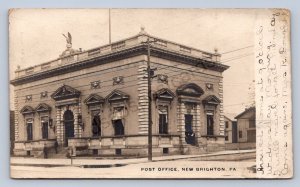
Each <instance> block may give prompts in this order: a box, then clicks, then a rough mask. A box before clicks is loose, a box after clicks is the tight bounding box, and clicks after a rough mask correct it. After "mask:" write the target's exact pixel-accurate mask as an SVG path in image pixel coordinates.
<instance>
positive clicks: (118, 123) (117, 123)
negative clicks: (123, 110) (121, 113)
mask: <svg viewBox="0 0 300 187" xmlns="http://www.w3.org/2000/svg"><path fill="white" fill-rule="evenodd" d="M113 123H114V129H115V135H116V136H120V135H124V125H123V122H122V120H121V119H118V120H114V121H113Z"/></svg>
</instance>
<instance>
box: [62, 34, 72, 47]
mask: <svg viewBox="0 0 300 187" xmlns="http://www.w3.org/2000/svg"><path fill="white" fill-rule="evenodd" d="M62 35H63V36H64V37H65V38H66V41H67V45H68V44H69V45H72V35H71V34H70V33H69V32H68V36H66V35H65V34H62Z"/></svg>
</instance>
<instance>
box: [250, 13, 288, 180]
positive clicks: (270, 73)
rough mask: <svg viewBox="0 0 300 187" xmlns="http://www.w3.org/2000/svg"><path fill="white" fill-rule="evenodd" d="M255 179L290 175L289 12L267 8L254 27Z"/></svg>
mask: <svg viewBox="0 0 300 187" xmlns="http://www.w3.org/2000/svg"><path fill="white" fill-rule="evenodd" d="M255 67H256V68H255V69H256V74H255V79H256V81H255V82H256V91H255V97H256V99H255V100H256V121H257V122H256V125H257V131H256V137H257V141H256V168H257V177H258V178H289V177H292V176H293V162H292V120H291V118H292V116H291V113H292V110H291V104H292V101H291V60H290V13H289V11H288V10H284V9H270V10H269V11H267V13H266V12H264V13H263V14H259V16H258V19H257V23H256V27H255Z"/></svg>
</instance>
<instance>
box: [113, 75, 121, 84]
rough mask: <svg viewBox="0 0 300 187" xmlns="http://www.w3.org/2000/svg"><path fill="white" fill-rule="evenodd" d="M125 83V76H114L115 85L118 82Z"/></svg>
mask: <svg viewBox="0 0 300 187" xmlns="http://www.w3.org/2000/svg"><path fill="white" fill-rule="evenodd" d="M123 83H124V77H123V76H118V77H114V78H113V85H117V84H123Z"/></svg>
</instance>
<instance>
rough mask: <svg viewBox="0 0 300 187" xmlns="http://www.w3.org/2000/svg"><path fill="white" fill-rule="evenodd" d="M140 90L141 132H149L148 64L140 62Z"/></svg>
mask: <svg viewBox="0 0 300 187" xmlns="http://www.w3.org/2000/svg"><path fill="white" fill-rule="evenodd" d="M137 77H138V92H139V95H138V96H139V101H138V103H139V106H138V116H139V134H148V115H149V112H148V105H149V100H148V82H147V64H146V62H145V61H143V62H140V64H139V69H138V76H137Z"/></svg>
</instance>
